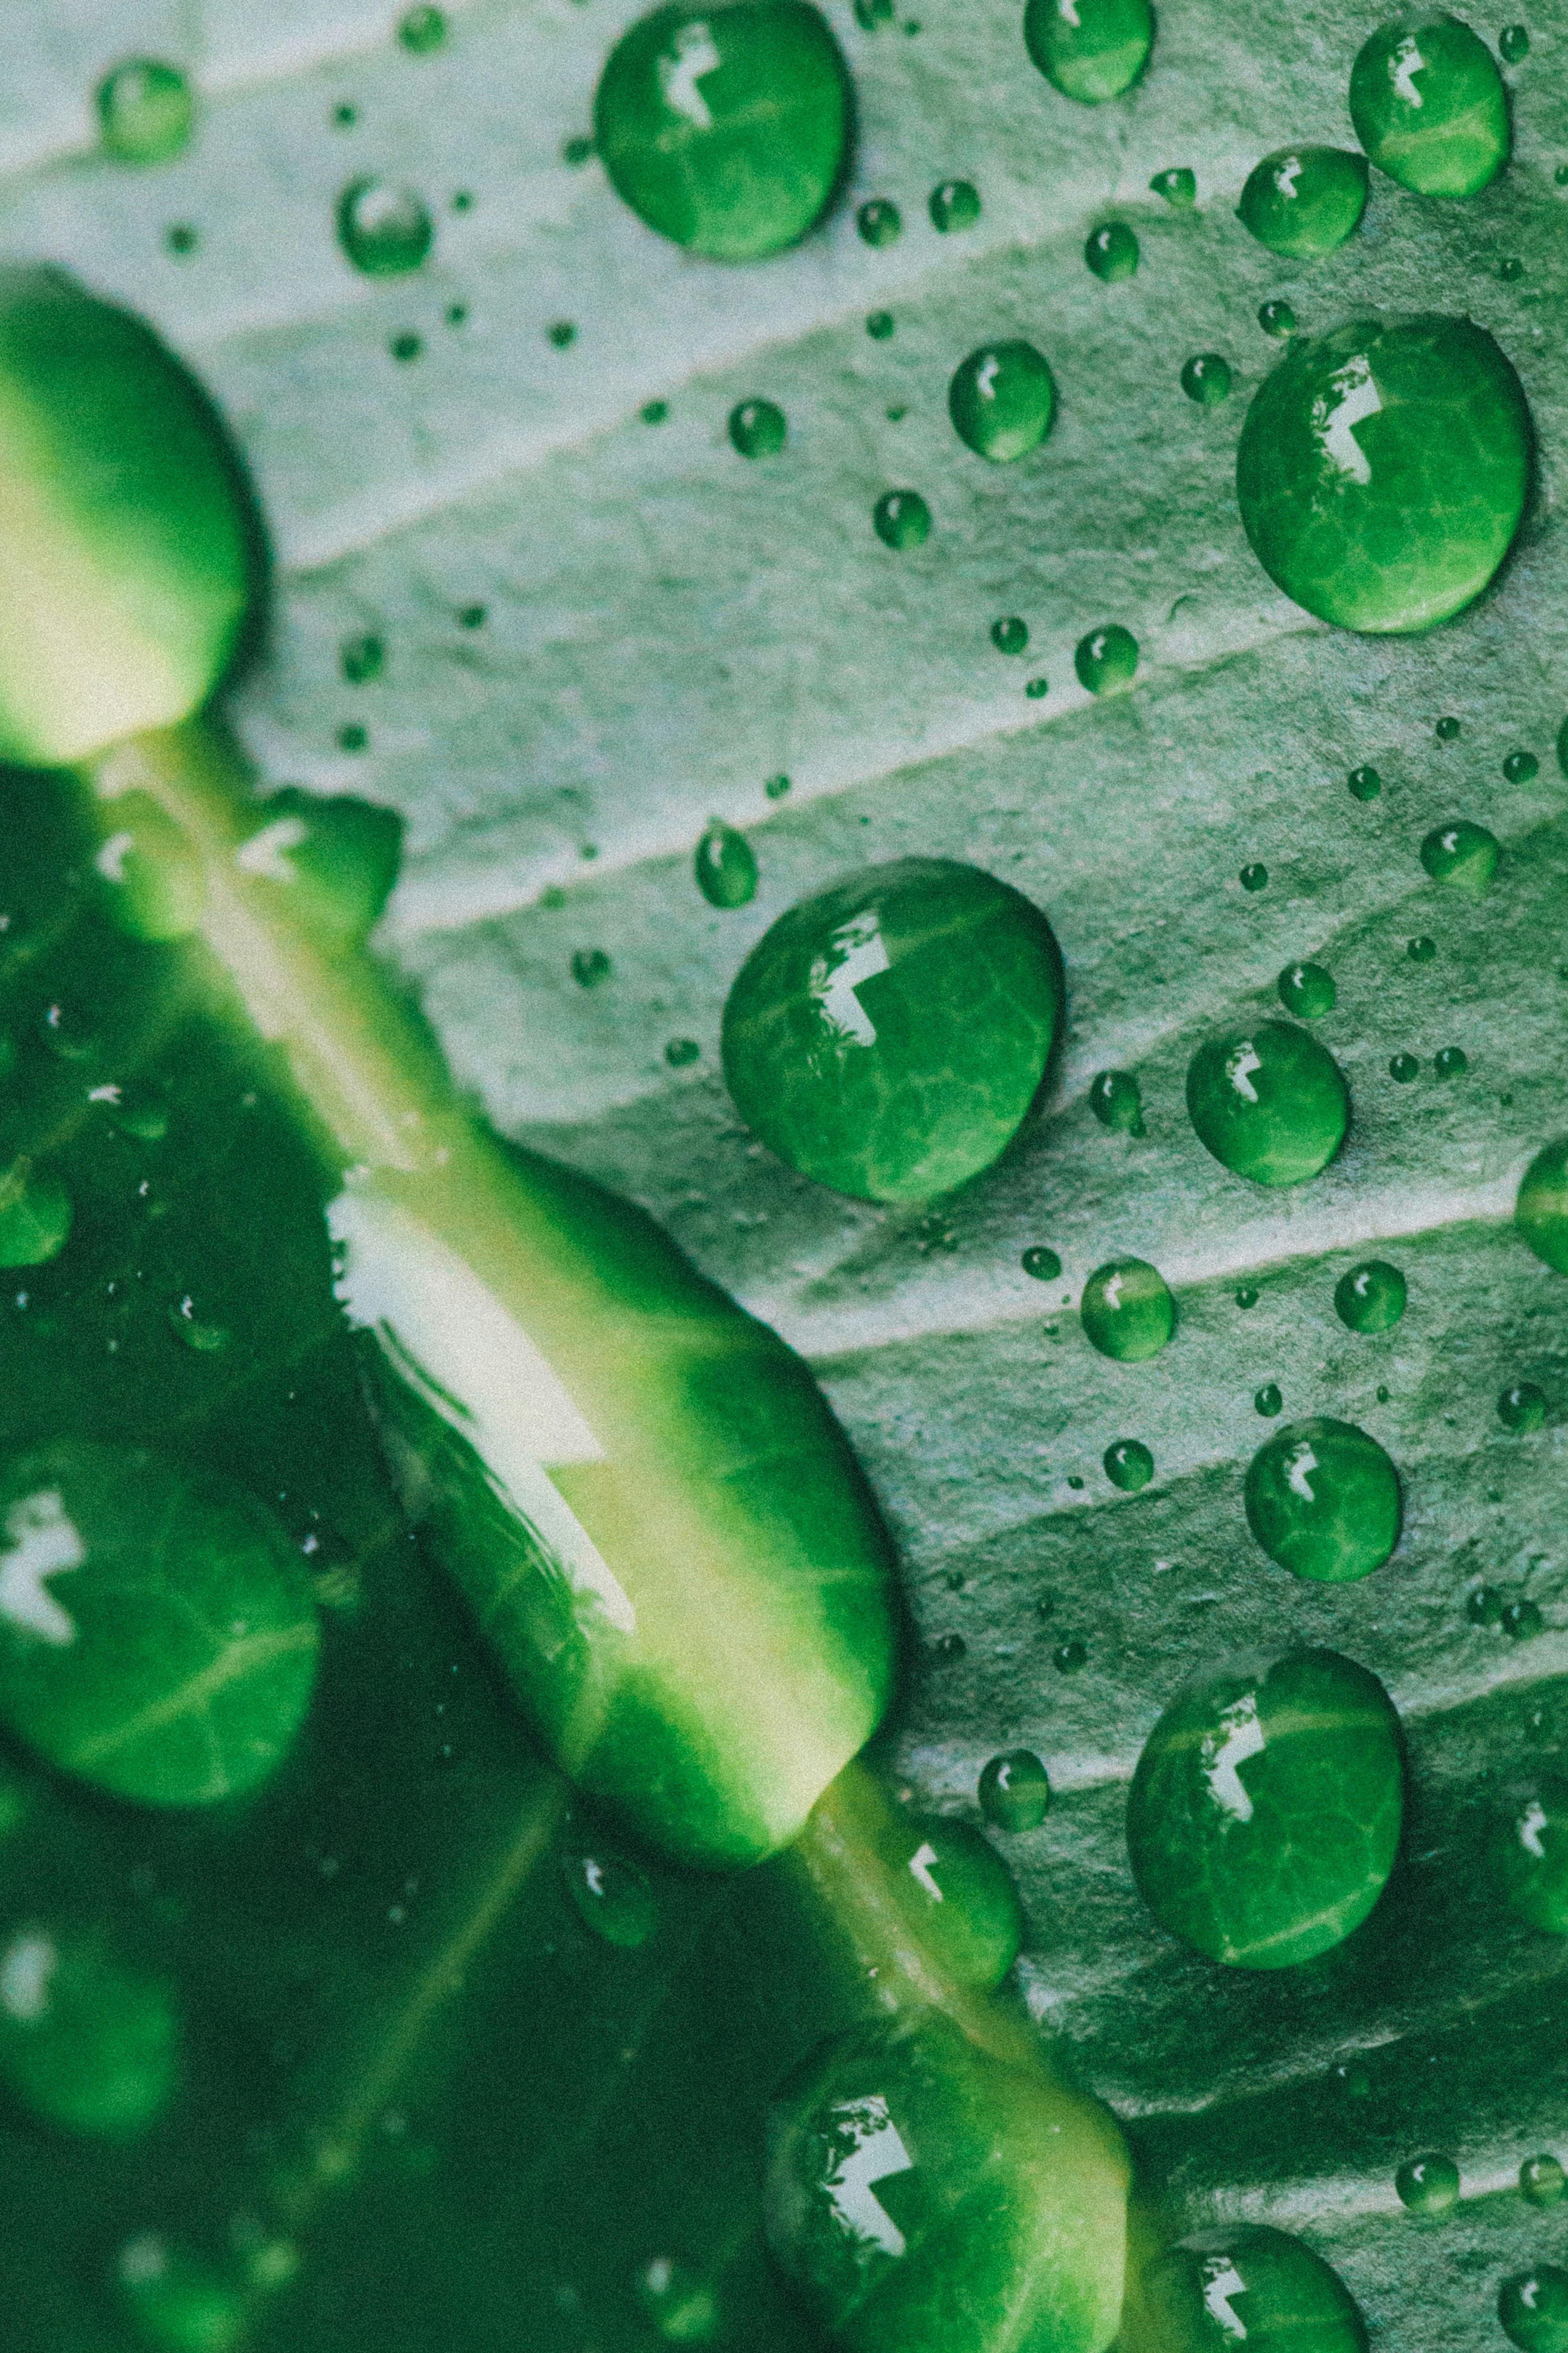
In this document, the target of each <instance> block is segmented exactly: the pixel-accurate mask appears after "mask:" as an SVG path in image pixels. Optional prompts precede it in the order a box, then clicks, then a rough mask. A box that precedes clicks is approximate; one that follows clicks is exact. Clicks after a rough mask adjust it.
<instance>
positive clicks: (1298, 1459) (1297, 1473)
mask: <svg viewBox="0 0 1568 2353" xmlns="http://www.w3.org/2000/svg"><path fill="white" fill-rule="evenodd" d="M1317 1468H1318V1458H1317V1456H1316V1455H1315V1454H1314V1453H1313V1451H1312V1441H1311V1440H1310V1438H1304V1439H1303V1440H1301V1443H1300V1446H1296V1447H1292V1449H1291V1451H1290V1455H1289V1461H1287V1462H1286V1465H1285V1484H1286V1485H1287V1486H1288V1487H1289V1490H1290V1493H1292V1494H1293V1495H1300V1497H1301V1499H1302V1501H1303V1502H1304V1503H1308V1504H1315V1503H1316V1502H1317V1500H1318V1499H1317V1497H1316V1495H1314V1494H1313V1493H1312V1490H1311V1487H1310V1483H1309V1482H1308V1479H1307V1473H1308V1472H1309V1471H1315V1470H1316V1469H1317Z"/></svg>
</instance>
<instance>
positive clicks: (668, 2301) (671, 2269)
mask: <svg viewBox="0 0 1568 2353" xmlns="http://www.w3.org/2000/svg"><path fill="white" fill-rule="evenodd" d="M632 2292H633V2294H634V2295H636V2297H637V2303H638V2304H639V2305H640V2306H641V2307H642V2310H643V2313H644V2316H646V2318H647V2320H649V2321H650V2322H651V2323H652V2325H653V2329H654V2333H655V2335H656V2336H658V2337H662V2338H663V2340H664V2342H665V2343H666V2344H667V2345H706V2344H707V2343H708V2341H709V2339H710V2337H711V2336H712V2335H713V2333H714V2331H715V2330H716V2329H717V2327H718V2326H719V2299H718V2297H717V2296H716V2295H714V2293H713V2290H712V2289H711V2288H710V2286H709V2285H708V2284H707V2282H706V2281H705V2280H704V2279H703V2278H702V2276H701V2274H700V2273H699V2272H696V2271H694V2270H693V2269H692V2267H691V2266H690V2264H689V2263H681V2262H680V2261H679V2260H678V2258H677V2257H675V2256H673V2255H655V2256H653V2257H652V2259H651V2260H650V2261H649V2262H647V2263H644V2264H643V2265H642V2267H641V2269H640V2270H639V2271H638V2272H637V2275H636V2277H635V2278H634V2280H633V2282H632Z"/></svg>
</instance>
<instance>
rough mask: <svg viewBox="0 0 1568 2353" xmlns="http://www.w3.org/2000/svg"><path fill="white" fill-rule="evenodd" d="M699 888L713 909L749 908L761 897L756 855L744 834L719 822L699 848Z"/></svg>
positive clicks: (697, 868) (697, 871)
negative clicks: (758, 892) (758, 889)
mask: <svg viewBox="0 0 1568 2353" xmlns="http://www.w3.org/2000/svg"><path fill="white" fill-rule="evenodd" d="M692 863H693V867H694V869H695V871H696V875H697V887H698V889H699V890H700V892H701V893H702V896H703V897H704V898H705V899H706V900H707V902H708V903H709V905H710V907H745V906H749V905H750V903H751V902H752V899H754V898H755V896H756V893H757V859H756V852H755V851H754V850H753V849H752V845H751V843H750V842H749V841H748V840H747V839H746V837H745V835H744V834H743V833H739V832H737V831H736V829H735V828H734V827H733V826H732V825H724V824H722V823H721V821H720V820H719V818H714V820H713V822H712V824H711V825H710V827H709V828H708V829H707V831H706V832H705V833H704V834H703V836H702V838H701V839H700V841H699V842H698V845H697V854H696V857H695V858H694V860H693V861H692Z"/></svg>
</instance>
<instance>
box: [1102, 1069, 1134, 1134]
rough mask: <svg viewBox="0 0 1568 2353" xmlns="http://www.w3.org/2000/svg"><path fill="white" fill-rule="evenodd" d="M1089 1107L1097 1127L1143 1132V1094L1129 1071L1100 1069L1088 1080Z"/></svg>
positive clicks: (1118, 1132) (1117, 1131)
mask: <svg viewBox="0 0 1568 2353" xmlns="http://www.w3.org/2000/svg"><path fill="white" fill-rule="evenodd" d="M1089 1109H1090V1111H1091V1112H1092V1113H1094V1115H1095V1117H1096V1119H1097V1120H1098V1121H1099V1122H1100V1125H1101V1127H1109V1128H1110V1130H1111V1131H1112V1132H1113V1133H1114V1134H1121V1135H1143V1134H1147V1130H1146V1129H1145V1127H1144V1125H1143V1097H1142V1090H1141V1089H1140V1087H1139V1084H1138V1082H1137V1080H1136V1079H1135V1078H1134V1076H1133V1075H1132V1072H1131V1071H1099V1072H1097V1074H1096V1075H1095V1077H1093V1078H1092V1079H1090V1081H1089Z"/></svg>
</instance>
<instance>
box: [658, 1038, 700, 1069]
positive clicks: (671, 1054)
mask: <svg viewBox="0 0 1568 2353" xmlns="http://www.w3.org/2000/svg"><path fill="white" fill-rule="evenodd" d="M701 1053H702V1049H701V1047H700V1045H699V1044H698V1042H697V1040H696V1039H695V1038H672V1039H670V1041H669V1043H668V1046H667V1047H666V1048H665V1050H664V1059H665V1060H666V1061H667V1062H668V1064H669V1067H670V1069H671V1070H672V1071H686V1070H689V1069H690V1067H691V1065H692V1063H693V1062H695V1061H698V1060H700V1058H701Z"/></svg>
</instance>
